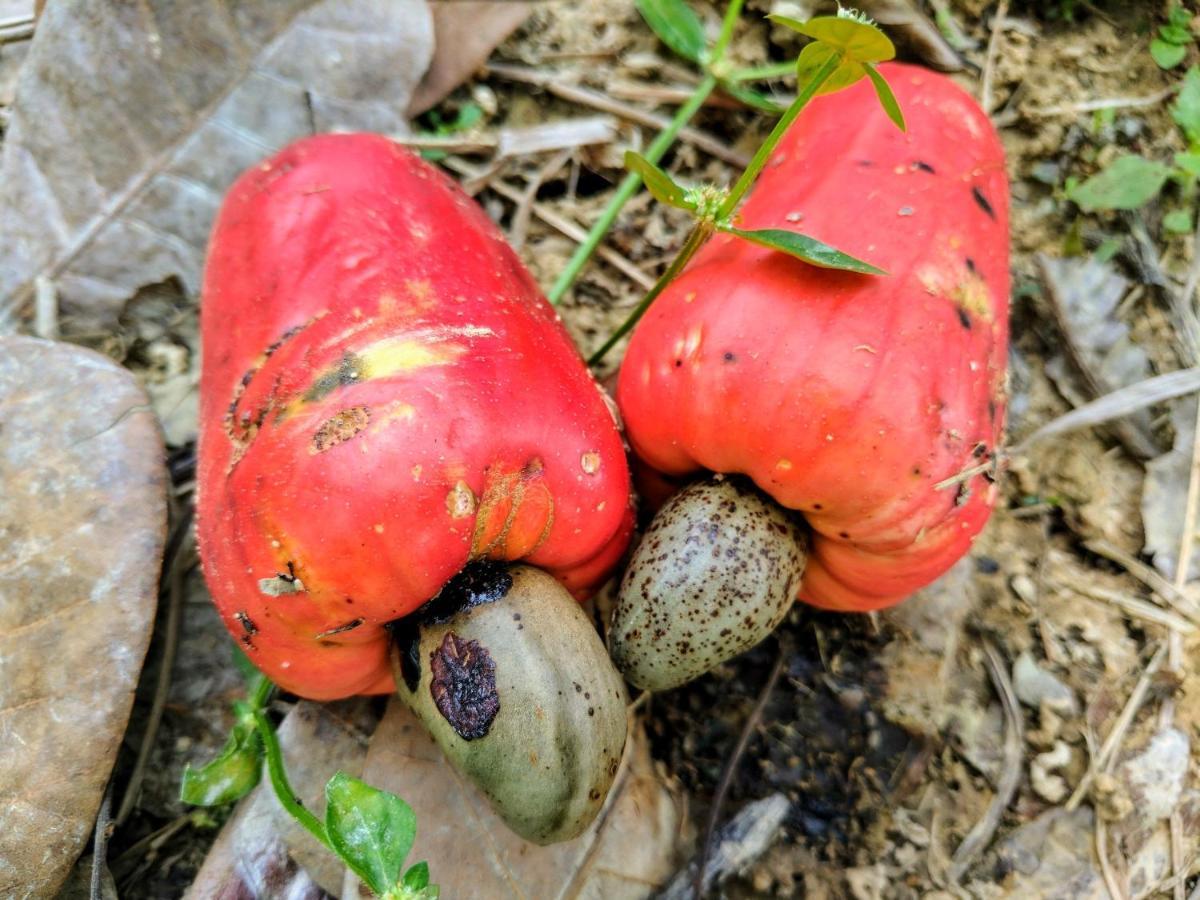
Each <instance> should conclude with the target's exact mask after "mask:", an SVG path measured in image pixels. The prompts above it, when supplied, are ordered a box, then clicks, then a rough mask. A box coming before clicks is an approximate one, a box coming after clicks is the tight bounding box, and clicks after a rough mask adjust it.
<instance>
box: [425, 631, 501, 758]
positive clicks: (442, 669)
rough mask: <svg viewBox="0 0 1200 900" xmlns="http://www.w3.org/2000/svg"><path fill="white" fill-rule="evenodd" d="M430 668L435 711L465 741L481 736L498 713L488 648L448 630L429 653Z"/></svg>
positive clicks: (496, 694) (494, 679)
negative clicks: (439, 643) (436, 646)
mask: <svg viewBox="0 0 1200 900" xmlns="http://www.w3.org/2000/svg"><path fill="white" fill-rule="evenodd" d="M429 668H430V672H431V673H432V676H433V677H432V679H431V680H430V682H429V693H430V695H431V696H432V697H433V702H434V705H435V706H437V709H438V712H440V713H441V714H442V717H443V718H445V720H446V721H447V722H449V723H450V727H452V728H453V729H454V731H455V732H456V733H457V734H458V736H459V737H461V738H462V739H463V740H464V741H474V740H477V739H479V738H481V737H484V736H485V735H486V734H487V733H488V730H489V729H490V728H491V727H492V722H493V721H494V720H495V718H496V714H497V713H498V712H500V694H499V693H498V692H497V691H496V664H495V662H493V661H492V657H491V655H490V654H489V653H488V652H487V648H485V647H484V646H483V645H482V644H480V643H479V642H478V641H471V640H466V639H465V638H460V637H459V636H458V635H456V634H455V633H454V632H453V631H449V632H447V633H446V636H445V637H444V638H442V643H441V646H440V647H438V648H437V649H436V650H434V651H433V652H432V653H430V654H429Z"/></svg>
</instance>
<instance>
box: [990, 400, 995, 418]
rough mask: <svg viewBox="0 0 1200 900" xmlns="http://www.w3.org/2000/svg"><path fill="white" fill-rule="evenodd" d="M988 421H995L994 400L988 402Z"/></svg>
mask: <svg viewBox="0 0 1200 900" xmlns="http://www.w3.org/2000/svg"><path fill="white" fill-rule="evenodd" d="M988 420H989V421H991V422H995V421H996V401H995V400H989V401H988Z"/></svg>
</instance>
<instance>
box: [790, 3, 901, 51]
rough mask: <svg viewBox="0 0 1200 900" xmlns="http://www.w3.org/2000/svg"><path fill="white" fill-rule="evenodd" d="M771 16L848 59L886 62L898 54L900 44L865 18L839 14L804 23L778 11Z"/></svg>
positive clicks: (818, 17) (819, 17)
mask: <svg viewBox="0 0 1200 900" xmlns="http://www.w3.org/2000/svg"><path fill="white" fill-rule="evenodd" d="M767 18H768V19H770V20H771V21H772V22H777V23H778V24H780V25H783V26H786V27H787V28H790V29H792V30H793V31H798V32H800V33H801V34H803V35H807V36H808V37H810V38H812V39H813V40H814V41H819V42H821V43H822V44H825V45H826V46H828V47H832V48H833V49H834V50H836V51H837V52H838V53H840V54H842V55H844V56H845V58H846V59H847V60H848V61H853V62H860V63H864V62H867V63H877V62H886V61H887V60H889V59H893V58H895V56H896V45H895V44H893V43H892V42H891V40H890V39H889V38H888V36H887V35H886V34H884V33H883V32H882V31H880V30H879V29H878V28H876V27H875V26H874V25H872V24H871V23H870V22H867V21H864V20H862V19H857V18H852V17H850V16H844V15H837V16H817V17H816V18H815V19H809V20H808V21H807V22H801V21H799V20H797V19H792V18H789V17H787V16H779V15H774V14H772V15H769V16H767Z"/></svg>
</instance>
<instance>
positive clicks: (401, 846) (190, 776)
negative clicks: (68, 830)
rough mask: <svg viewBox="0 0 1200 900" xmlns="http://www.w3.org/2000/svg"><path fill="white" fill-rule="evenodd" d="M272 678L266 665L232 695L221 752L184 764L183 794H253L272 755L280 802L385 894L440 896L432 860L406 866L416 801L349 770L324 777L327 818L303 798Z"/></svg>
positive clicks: (197, 801)
mask: <svg viewBox="0 0 1200 900" xmlns="http://www.w3.org/2000/svg"><path fill="white" fill-rule="evenodd" d="M273 689H274V685H273V684H271V682H270V681H268V680H267V678H266V677H265V676H264V675H262V674H261V673H258V672H255V673H254V674H253V676H252V677H251V680H250V696H249V698H248V699H247V700H244V701H242V700H239V701H238V702H236V703H234V705H233V708H234V712H235V713H236V716H237V718H236V721H235V723H234V726H233V731H232V732H231V733H230V735H229V740H228V741H227V742H226V743H225V747H224V749H223V750H222V751H221V753H220V755H219V756H217V758H216V759H214V760H213V761H212V762H210V763H208V764H207V765H204V766H202V767H201V768H199V769H193V768H192V767H191V766H188V767H187V768H185V769H184V772H183V784H182V786H181V788H180V798H181V799H182V800H183V801H184V802H185V803H191V804H192V805H194V806H224V805H225V804H227V803H233V802H234V801H235V800H239V799H241V798H242V797H244V796H245V795H246V794H248V793H249V792H250V791H251V790H253V789H254V787H255V786H256V785H257V784H258V782H259V781H260V780H261V778H262V768H263V763H264V762H265V763H266V766H267V773H268V776H269V778H270V781H271V787H272V788H273V789H274V791H275V796H276V797H278V798H279V803H280V805H281V806H283V808H284V809H286V810H287V811H288V812H289V813H290V814H291V815H292V816H293V817H294V818H295V819H296V820H297V821H298V822H299V823H300V824H301V825H303V826H304V827H305V828H306V829H307V830H308V831H309V832H310V833H311V834H312V835H313V836H314V837H315V838H316V839H317V840H318V841H320V842H321V843H322V844H324V845H325V846H326V847H327V848H328V849H329V850H330V851H331V852H332V853H334V854H336V855H337V856H338V857H339V858H340V859H341V860H342V862H343V863H345V865H346V867H347V868H348V869H350V870H351V871H352V872H354V874H355V875H357V876H358V877H359V879H361V880H362V882H363V884H365V885H366V886H367V887H369V888H370V889H371V890H372V891H373V892H374V893H375V895H376V896H377V897H380V898H382V900H437V897H438V887H437V885H435V884H430V883H429V865H428V864H427V863H424V862H420V863H417V864H416V865H414V866H412V867H410V868H409V869H408V870H407V871H404V861H405V859H406V858H407V857H408V854H409V851H411V850H412V845H413V840H414V839H415V838H416V834H417V820H416V816H415V815H414V814H413V811H412V807H410V806H409V805H408V804H407V803H405V802H404V801H403V800H401V799H400V798H399V797H397V796H396V795H395V794H390V793H388V792H387V791H381V790H378V789H377V788H373V787H371V786H370V785H369V784H366V783H365V782H363V781H360V780H359V779H357V778H352V777H351V776H349V775H347V774H346V773H345V772H338V773H336V774H335V775H334V776H333V777H332V778H330V779H329V783H328V784H326V785H325V821H323V822H322V821H321V820H320V819H318V818H317V817H316V816H315V815H313V814H312V813H311V812H309V811H308V810H307V809H305V808H304V806H303V805H301V803H300V801H299V800H298V799H297V797H296V792H295V791H294V790H292V786H291V784H290V783H289V782H288V778H287V772H286V771H285V769H284V763H283V751H282V748H281V747H280V746H279V738H278V737H277V736H276V734H275V728H274V726H272V724H271V720H270V719H269V718H268V717H267V711H266V705H267V701H268V700H269V699H270V697H271V692H272V690H273Z"/></svg>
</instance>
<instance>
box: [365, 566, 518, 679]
mask: <svg viewBox="0 0 1200 900" xmlns="http://www.w3.org/2000/svg"><path fill="white" fill-rule="evenodd" d="M512 585H513V578H512V575H511V574H509V571H508V569H506V568H505V567H504V566H502V565H501V564H500V563H497V562H493V561H492V560H486V559H485V560H479V561H477V562H472V563H468V564H467V565H466V567H465V568H463V570H462V571H461V572H459V573H458V574H457V575H455V576H454V577H453V578H451V579H450V580H449V581H447V582H446V583H445V584H444V585H442V589H441V590H440V591H438V592H437V595H436V596H435V597H434V598H433V599H432V600H430V601H429V602H428V603H426V604H425V605H424V606H422V607H421V608H420V609H418V610H417V611H416V612H414V613H412V614H411V615H408V616H405V617H404V618H403V619H397V620H396V621H395V622H389V623H388V624H387V628H388V630H389V631H390V632H391V633H392V641H393V642H394V643H395V645H396V649H397V651H398V652H399V654H400V674H401V675H402V676H403V677H404V683H405V684H406V685H407V686H408V689H409V690H410V691H415V690H416V689H417V685H418V684H420V682H421V656H420V652H419V651H420V648H419V645H420V642H421V626H422V625H423V624H426V623H434V624H439V623H442V622H447V621H449V620H450V619H452V618H453V617H454V616H456V615H458V613H460V612H462V611H463V610H465V609H472V608H474V607H476V606H482V605H483V604H485V603H495V602H496V601H497V600H502V599H504V597H505V596H507V594H508V592H509V591H510V590H511V589H512Z"/></svg>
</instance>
